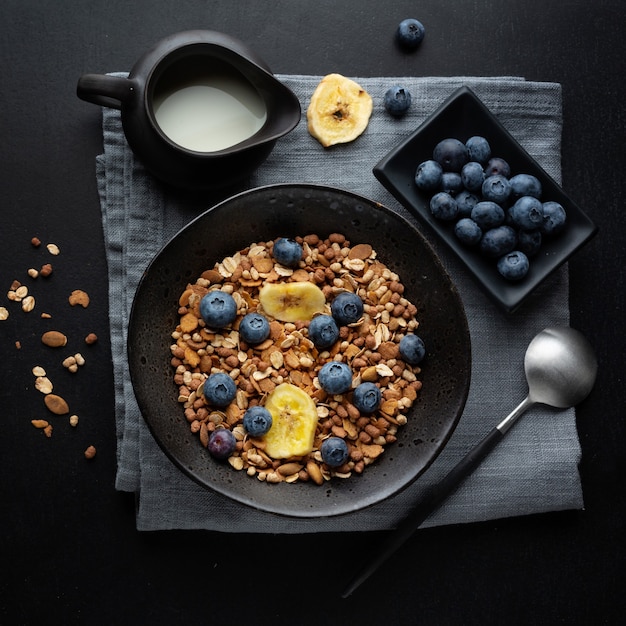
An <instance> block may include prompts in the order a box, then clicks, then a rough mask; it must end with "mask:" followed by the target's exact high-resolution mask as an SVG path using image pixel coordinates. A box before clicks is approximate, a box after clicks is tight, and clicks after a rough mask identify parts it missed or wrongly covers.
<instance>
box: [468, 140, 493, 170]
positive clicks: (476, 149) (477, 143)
mask: <svg viewBox="0 0 626 626" xmlns="http://www.w3.org/2000/svg"><path fill="white" fill-rule="evenodd" d="M465 146H466V147H467V156H468V157H469V160H470V161H478V163H480V164H481V165H483V166H485V165H487V161H489V158H490V157H491V146H490V145H489V142H488V141H487V140H486V139H485V138H484V137H481V136H479V135H475V136H474V137H470V138H469V139H468V140H467V141H466V142H465Z"/></svg>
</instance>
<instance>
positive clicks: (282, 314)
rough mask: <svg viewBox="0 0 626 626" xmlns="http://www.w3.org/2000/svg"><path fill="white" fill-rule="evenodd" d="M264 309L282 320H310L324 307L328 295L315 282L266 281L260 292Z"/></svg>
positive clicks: (260, 299)
mask: <svg viewBox="0 0 626 626" xmlns="http://www.w3.org/2000/svg"><path fill="white" fill-rule="evenodd" d="M259 301H260V302H261V306H262V307H263V311H264V312H265V313H267V314H268V315H271V316H272V317H274V318H276V319H277V320H281V321H282V322H299V321H304V320H310V319H311V318H312V317H313V316H314V315H315V314H316V313H319V312H320V311H322V310H323V309H324V305H325V304H326V297H325V296H324V293H323V292H322V290H321V289H320V288H319V287H318V286H317V285H314V284H313V283H305V282H293V283H266V284H265V285H264V286H263V287H261V291H260V292H259Z"/></svg>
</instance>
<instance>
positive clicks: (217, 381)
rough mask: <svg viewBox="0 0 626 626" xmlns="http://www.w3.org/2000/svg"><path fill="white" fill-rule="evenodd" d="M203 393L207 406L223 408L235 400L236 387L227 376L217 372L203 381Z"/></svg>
mask: <svg viewBox="0 0 626 626" xmlns="http://www.w3.org/2000/svg"><path fill="white" fill-rule="evenodd" d="M203 393H204V397H205V398H206V399H207V401H208V402H209V404H212V405H214V406H217V407H225V406H228V405H229V404H230V403H231V402H232V401H233V400H234V399H235V396H236V395H237V385H236V384H235V381H234V380H233V379H232V378H231V377H230V376H229V375H228V374H224V373H223V372H217V373H215V374H211V375H210V376H209V377H208V378H207V379H206V380H205V381H204V385H203Z"/></svg>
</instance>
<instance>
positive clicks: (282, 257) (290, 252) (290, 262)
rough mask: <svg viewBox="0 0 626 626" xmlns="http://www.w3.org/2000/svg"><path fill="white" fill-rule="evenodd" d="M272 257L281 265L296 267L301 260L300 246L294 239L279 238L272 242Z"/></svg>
mask: <svg viewBox="0 0 626 626" xmlns="http://www.w3.org/2000/svg"><path fill="white" fill-rule="evenodd" d="M272 255H273V256H274V258H275V259H276V260H277V261H278V262H279V263H280V264H281V265H286V266H287V267H298V265H299V264H300V260H301V259H302V246H301V245H300V244H299V243H298V242H297V241H296V240H295V239H290V238H289V237H281V238H279V239H277V240H276V241H275V242H274V248H273V249H272Z"/></svg>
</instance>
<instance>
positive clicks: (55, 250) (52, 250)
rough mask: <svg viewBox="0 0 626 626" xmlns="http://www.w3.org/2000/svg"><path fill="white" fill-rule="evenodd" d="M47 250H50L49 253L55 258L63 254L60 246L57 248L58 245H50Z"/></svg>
mask: <svg viewBox="0 0 626 626" xmlns="http://www.w3.org/2000/svg"><path fill="white" fill-rule="evenodd" d="M46 248H48V252H49V253H50V254H52V255H53V256H56V255H57V254H59V252H61V250H59V246H57V245H56V243H49V244H48V245H47V246H46Z"/></svg>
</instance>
